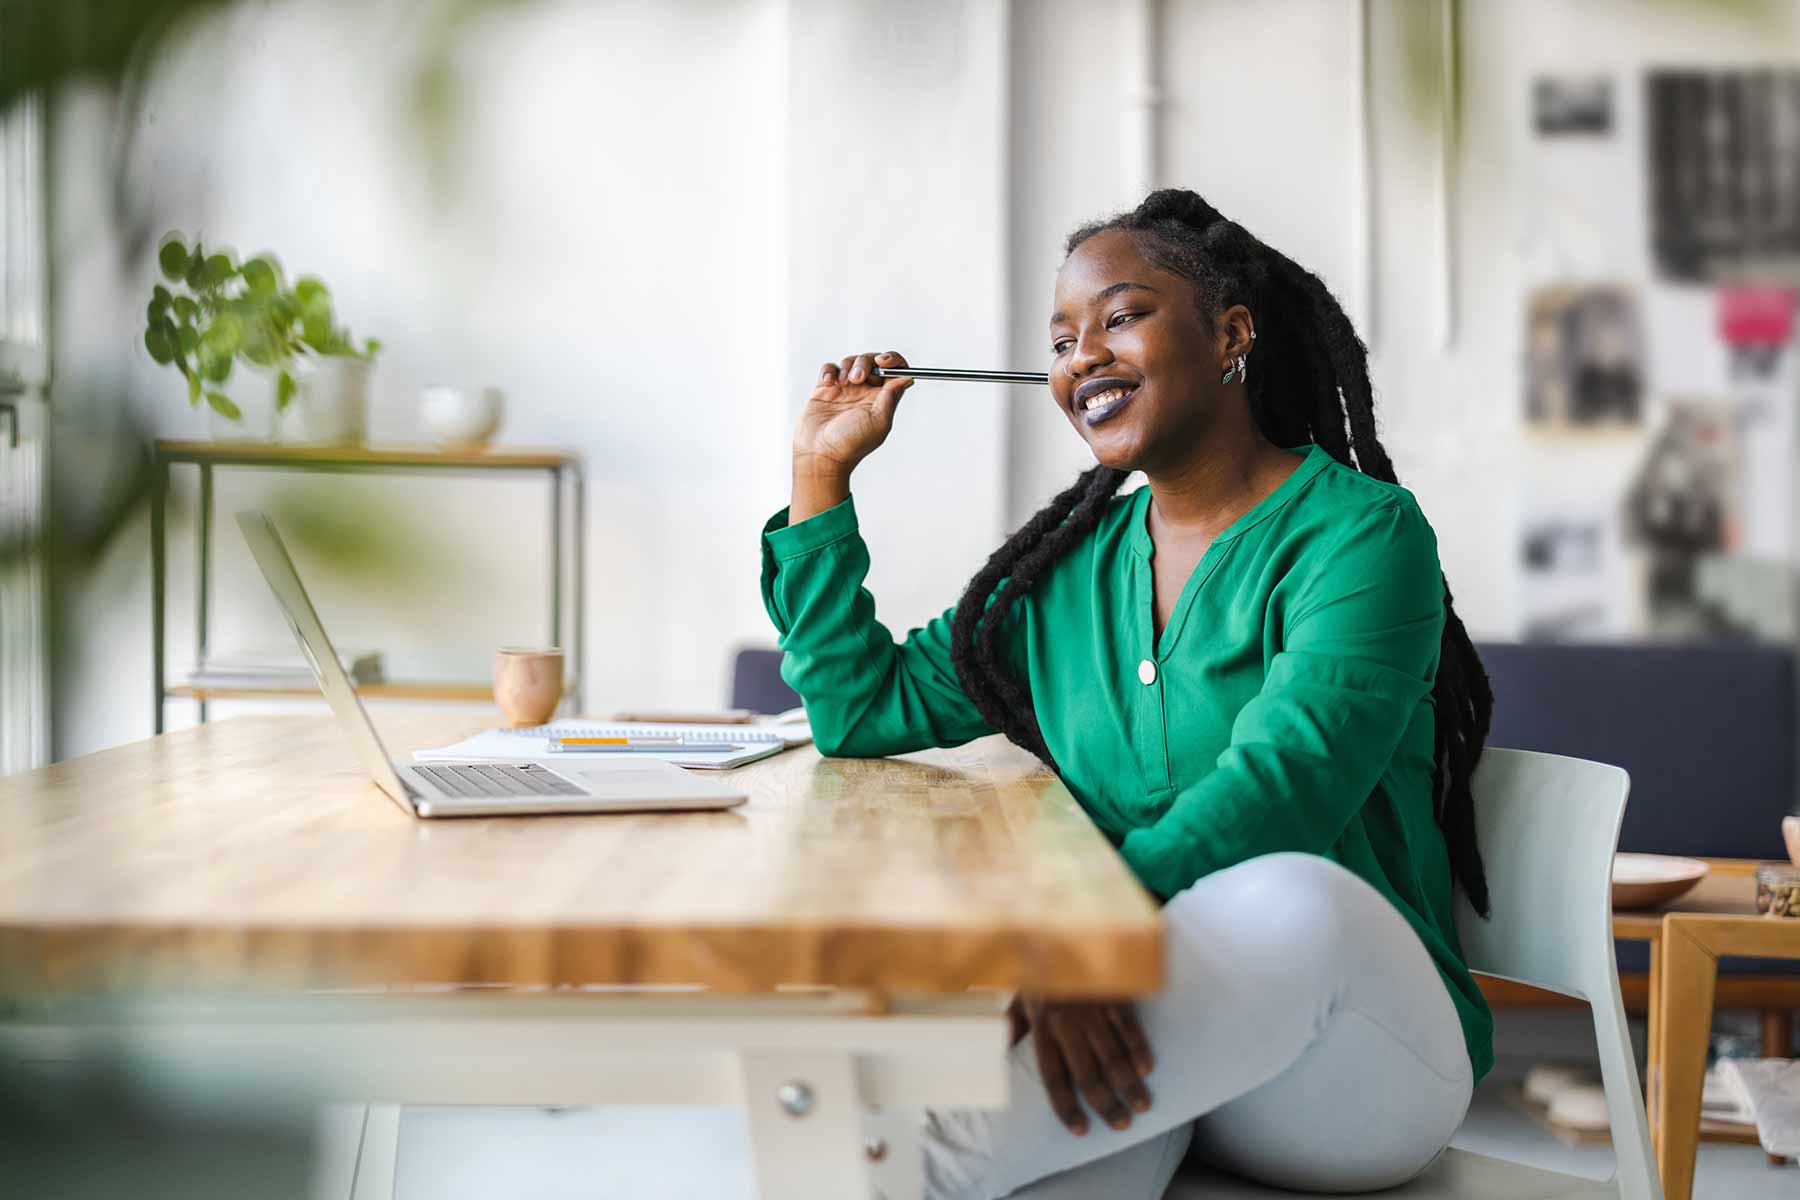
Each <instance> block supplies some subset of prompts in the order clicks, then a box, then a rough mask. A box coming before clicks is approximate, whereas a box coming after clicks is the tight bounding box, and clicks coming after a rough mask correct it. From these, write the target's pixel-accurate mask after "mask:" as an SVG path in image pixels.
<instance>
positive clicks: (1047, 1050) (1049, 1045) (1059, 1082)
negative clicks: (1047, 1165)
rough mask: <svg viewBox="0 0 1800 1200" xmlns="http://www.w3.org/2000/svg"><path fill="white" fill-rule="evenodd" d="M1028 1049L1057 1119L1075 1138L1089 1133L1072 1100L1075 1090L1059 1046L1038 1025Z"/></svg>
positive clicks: (1053, 1038)
mask: <svg viewBox="0 0 1800 1200" xmlns="http://www.w3.org/2000/svg"><path fill="white" fill-rule="evenodd" d="M1031 1048H1032V1049H1033V1050H1034V1051H1036V1053H1037V1064H1038V1078H1040V1079H1042V1080H1043V1081H1044V1095H1045V1096H1046V1097H1047V1098H1048V1099H1049V1101H1050V1111H1051V1112H1053V1113H1055V1114H1056V1119H1057V1120H1059V1121H1061V1122H1062V1123H1063V1124H1064V1125H1066V1126H1067V1127H1068V1130H1069V1132H1070V1133H1073V1134H1076V1135H1077V1136H1079V1135H1081V1134H1084V1133H1086V1132H1087V1130H1088V1124H1087V1114H1086V1113H1084V1112H1082V1111H1081V1101H1080V1100H1077V1099H1076V1098H1075V1087H1074V1084H1073V1082H1072V1081H1071V1080H1070V1078H1069V1064H1068V1062H1067V1060H1065V1059H1064V1057H1063V1051H1062V1045H1061V1043H1059V1042H1058V1041H1057V1040H1056V1038H1055V1036H1054V1035H1053V1034H1051V1032H1050V1031H1049V1030H1048V1029H1046V1028H1045V1027H1044V1026H1043V1025H1041V1024H1039V1025H1037V1026H1034V1027H1033V1029H1032V1038H1031Z"/></svg>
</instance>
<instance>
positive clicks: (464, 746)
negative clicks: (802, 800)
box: [413, 721, 812, 770]
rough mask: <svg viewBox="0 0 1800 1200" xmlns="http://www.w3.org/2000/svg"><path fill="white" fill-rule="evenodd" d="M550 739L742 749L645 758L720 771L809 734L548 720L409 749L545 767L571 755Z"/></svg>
mask: <svg viewBox="0 0 1800 1200" xmlns="http://www.w3.org/2000/svg"><path fill="white" fill-rule="evenodd" d="M552 737H681V738H683V739H685V740H687V741H690V742H711V743H723V744H726V745H737V746H742V747H743V749H742V750H737V751H734V752H731V753H726V754H717V753H713V752H712V751H700V752H698V753H696V752H693V751H681V750H670V751H667V752H664V753H656V754H650V755H646V757H651V758H660V759H662V760H663V761H664V762H672V763H674V764H675V765H676V766H678V767H702V768H712V769H715V770H722V769H724V768H726V767H741V766H743V765H744V764H745V763H749V762H755V761H756V760H757V759H759V758H767V757H768V756H769V755H771V754H779V753H781V751H783V750H786V749H787V748H788V747H790V746H803V745H805V744H806V743H808V742H810V741H812V730H811V729H810V728H809V727H808V726H807V725H806V724H805V723H804V722H784V723H782V724H780V725H731V726H721V725H645V724H635V723H630V722H614V723H612V724H600V723H597V722H593V721H552V722H550V724H548V725H529V726H525V727H523V728H519V729H489V730H487V731H485V732H483V733H478V734H476V735H475V736H474V737H472V738H468V739H466V740H464V741H460V742H457V743H455V744H453V745H449V746H440V747H438V748H436V749H433V750H415V751H414V752H413V759H414V761H416V762H445V761H457V762H464V761H475V762H479V761H483V760H488V759H493V760H501V759H507V760H514V761H518V760H528V761H533V762H546V763H550V764H553V765H554V764H556V763H563V764H565V765H566V764H567V763H568V762H569V761H570V760H571V759H573V758H575V757H576V756H575V755H573V754H569V753H565V752H559V751H555V750H552V749H550V739H551V738H552Z"/></svg>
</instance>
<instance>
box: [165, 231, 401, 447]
mask: <svg viewBox="0 0 1800 1200" xmlns="http://www.w3.org/2000/svg"><path fill="white" fill-rule="evenodd" d="M157 265H158V266H159V267H160V268H161V269H162V274H163V278H164V280H166V281H167V286H165V285H164V284H162V283H159V284H157V285H156V286H155V287H154V288H153V289H152V290H151V294H150V304H149V307H148V308H147V310H146V312H145V327H144V349H146V350H147V351H149V353H150V357H151V358H152V359H154V360H155V361H156V362H157V363H159V364H162V365H164V366H173V367H175V369H176V370H178V371H180V372H181V374H182V376H183V378H185V379H186V380H187V389H188V403H189V404H192V405H198V404H199V403H200V401H201V400H202V399H204V400H205V401H206V404H207V407H209V408H210V409H211V410H212V411H213V412H214V413H215V414H216V418H217V419H220V420H223V421H226V422H230V423H231V424H230V425H229V426H227V428H229V429H231V430H232V432H233V433H235V434H237V435H238V436H246V435H247V436H252V437H255V436H258V433H257V431H256V430H254V429H251V428H249V427H248V426H247V423H246V421H245V417H244V409H243V407H242V406H241V405H240V404H239V403H238V402H237V401H235V400H233V399H232V398H231V397H230V396H228V395H227V394H226V393H225V391H224V385H225V383H226V382H227V381H228V380H230V379H231V377H232V368H233V365H234V364H235V363H236V362H237V361H238V360H239V359H242V360H244V361H245V362H247V363H249V364H251V365H252V366H254V367H258V368H261V369H263V370H265V371H272V372H274V385H273V394H274V403H273V407H272V410H271V411H270V413H269V422H268V426H267V427H265V428H268V429H270V430H271V431H272V426H273V423H274V420H275V419H276V418H278V417H279V416H280V415H281V414H282V413H284V412H285V411H286V410H287V408H288V406H289V405H290V404H291V403H293V401H294V398H295V396H296V395H299V396H300V398H301V415H302V416H303V417H304V418H305V422H306V428H307V433H308V434H309V435H310V436H312V437H313V438H314V439H316V440H319V441H328V442H345V441H360V440H362V437H363V435H364V433H365V432H366V430H367V425H368V412H367V395H368V372H369V368H370V366H371V364H372V363H373V362H374V359H375V354H376V352H377V351H379V350H380V349H381V343H380V342H378V341H376V340H375V339H373V338H370V339H368V340H366V341H365V342H364V343H363V347H362V349H361V350H358V349H357V348H356V346H355V344H354V343H353V342H352V341H351V339H350V331H349V330H347V329H344V328H341V327H339V326H338V325H337V323H336V319H335V316H334V314H333V312H332V302H331V292H330V290H329V289H327V288H326V286H325V284H324V283H323V282H322V281H320V280H319V279H317V278H315V277H313V276H310V275H309V276H303V277H301V278H300V279H298V280H296V281H295V282H294V285H293V286H292V287H291V288H290V287H289V286H288V285H287V282H286V279H285V277H284V276H283V274H282V270H281V265H280V263H278V262H277V261H276V259H275V257H274V255H271V254H260V255H257V256H256V257H255V258H251V259H247V260H245V261H244V262H243V263H241V264H240V263H238V262H237V261H236V260H235V259H234V258H233V257H232V255H231V254H230V253H229V252H228V251H217V250H215V251H213V252H211V253H208V252H207V250H206V249H205V247H204V246H202V245H201V243H200V242H199V241H198V240H196V241H195V242H194V244H193V245H192V246H189V245H188V244H187V243H186V242H185V241H184V240H183V239H182V238H181V237H180V235H178V234H170V235H169V236H168V237H166V238H164V239H163V242H162V245H161V247H160V248H159V249H158V251H157ZM242 395H243V393H241V392H240V396H242ZM247 402H248V401H247ZM215 432H216V429H215ZM261 436H265V437H266V436H269V433H268V432H264V433H262V435H261Z"/></svg>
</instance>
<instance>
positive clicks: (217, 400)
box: [206, 392, 244, 421]
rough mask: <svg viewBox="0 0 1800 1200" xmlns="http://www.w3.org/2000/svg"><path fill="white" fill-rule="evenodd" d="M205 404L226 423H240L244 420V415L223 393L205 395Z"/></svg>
mask: <svg viewBox="0 0 1800 1200" xmlns="http://www.w3.org/2000/svg"><path fill="white" fill-rule="evenodd" d="M206 403H207V405H208V406H210V407H211V408H212V410H213V411H214V412H216V413H218V414H219V415H220V416H221V417H224V418H225V419H226V420H228V421H241V420H243V419H244V414H243V413H242V412H241V411H240V410H239V409H238V406H237V405H235V404H233V403H232V402H231V398H230V397H229V396H227V395H226V394H225V393H224V392H208V393H206Z"/></svg>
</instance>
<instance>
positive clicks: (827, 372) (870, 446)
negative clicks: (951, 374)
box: [794, 350, 913, 481]
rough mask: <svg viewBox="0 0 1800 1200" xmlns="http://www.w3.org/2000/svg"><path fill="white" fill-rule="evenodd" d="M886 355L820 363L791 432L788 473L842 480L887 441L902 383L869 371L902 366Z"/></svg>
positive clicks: (908, 383)
mask: <svg viewBox="0 0 1800 1200" xmlns="http://www.w3.org/2000/svg"><path fill="white" fill-rule="evenodd" d="M905 365H906V359H905V358H903V357H901V356H900V355H899V354H897V353H896V352H894V351H892V350H889V351H886V352H885V353H882V354H857V355H853V356H852V357H850V358H846V359H844V360H843V361H842V362H837V363H826V364H825V365H824V367H822V368H821V369H820V371H819V381H818V384H817V385H816V386H815V387H814V388H813V390H812V395H810V396H808V397H807V398H806V409H805V411H803V412H802V413H801V414H800V423H799V425H798V426H797V427H796V428H795V430H794V473H795V475H796V476H799V475H801V474H802V473H806V474H811V475H816V476H827V477H833V476H835V477H838V478H842V479H844V480H846V481H847V480H848V479H849V477H850V472H851V471H853V470H855V469H856V464H858V463H860V462H861V461H862V460H863V459H865V458H867V457H868V456H869V455H870V454H871V453H873V452H874V450H875V448H876V447H877V446H879V445H881V443H882V442H884V441H886V440H887V435H888V433H889V432H890V431H891V430H892V429H893V428H894V410H895V409H896V408H898V407H899V405H900V393H902V392H904V391H905V390H906V389H907V388H909V387H911V386H912V383H913V381H912V380H911V379H908V378H900V379H880V378H877V377H876V375H875V368H876V367H877V366H882V367H904V366H905Z"/></svg>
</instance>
